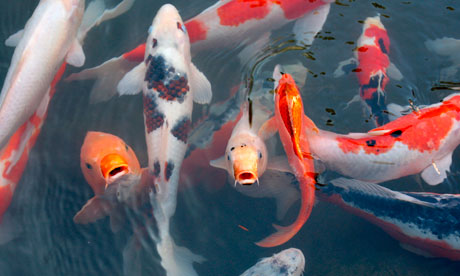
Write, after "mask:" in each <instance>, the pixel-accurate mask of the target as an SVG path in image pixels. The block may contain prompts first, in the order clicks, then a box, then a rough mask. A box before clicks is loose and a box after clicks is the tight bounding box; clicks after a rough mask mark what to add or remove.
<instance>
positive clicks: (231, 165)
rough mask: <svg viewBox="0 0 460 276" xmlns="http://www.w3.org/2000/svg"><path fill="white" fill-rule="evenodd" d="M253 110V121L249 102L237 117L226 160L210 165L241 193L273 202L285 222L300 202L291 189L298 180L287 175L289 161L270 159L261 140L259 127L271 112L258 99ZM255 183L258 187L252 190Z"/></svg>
mask: <svg viewBox="0 0 460 276" xmlns="http://www.w3.org/2000/svg"><path fill="white" fill-rule="evenodd" d="M252 106H253V108H252V109H253V110H254V111H253V112H252V113H251V115H252V117H251V119H250V118H249V117H250V115H249V105H248V103H247V102H245V104H243V107H242V108H241V112H240V115H239V116H238V117H237V118H239V120H238V123H237V124H236V126H235V127H234V129H233V131H232V133H231V135H229V136H230V137H228V136H227V139H228V143H227V145H226V149H225V154H224V156H222V157H220V158H218V159H215V160H212V161H211V162H210V165H211V166H213V167H216V168H221V169H223V170H226V171H227V172H228V174H229V176H230V177H231V178H232V182H234V184H235V185H234V188H235V189H236V190H237V191H238V192H240V193H242V194H244V195H246V196H250V197H254V198H267V197H268V198H274V199H275V200H276V205H277V208H276V210H277V214H276V217H277V219H282V218H283V217H284V215H285V214H286V212H287V211H288V210H289V208H290V207H291V206H292V205H293V204H294V203H295V202H296V201H297V200H298V199H299V193H298V191H297V189H296V188H295V187H294V185H292V183H293V181H295V179H292V177H291V175H286V174H285V173H284V172H285V171H290V168H289V164H288V162H287V160H286V159H285V158H284V157H280V156H276V157H271V158H270V159H269V154H268V150H267V147H266V144H265V142H264V141H263V140H262V139H261V138H260V137H259V136H258V131H259V128H260V126H261V125H262V123H263V122H265V121H266V120H267V119H268V117H269V116H270V115H271V112H270V111H269V110H267V109H266V108H265V106H263V105H262V104H261V103H259V101H258V100H257V99H254V100H253V102H252ZM250 120H251V123H250ZM216 134H217V133H216ZM217 138H218V137H217ZM266 170H269V172H266ZM238 183H239V184H240V185H237V184H238ZM254 183H257V185H254V186H251V185H252V184H254ZM259 183H260V185H259Z"/></svg>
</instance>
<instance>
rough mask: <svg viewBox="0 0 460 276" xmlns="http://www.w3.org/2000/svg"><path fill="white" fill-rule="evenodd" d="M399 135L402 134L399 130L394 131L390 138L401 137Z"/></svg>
mask: <svg viewBox="0 0 460 276" xmlns="http://www.w3.org/2000/svg"><path fill="white" fill-rule="evenodd" d="M401 134H402V131H401V130H395V131H393V132H392V133H391V134H390V135H391V137H394V138H398V137H399V136H401Z"/></svg>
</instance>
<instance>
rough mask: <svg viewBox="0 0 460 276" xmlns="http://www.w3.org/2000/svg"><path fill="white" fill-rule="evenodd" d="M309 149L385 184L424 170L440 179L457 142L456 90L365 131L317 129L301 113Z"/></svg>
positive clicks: (336, 166) (341, 168)
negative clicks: (306, 123) (433, 102)
mask: <svg viewBox="0 0 460 276" xmlns="http://www.w3.org/2000/svg"><path fill="white" fill-rule="evenodd" d="M305 122H308V124H309V125H310V126H313V127H308V126H306V127H305V130H306V134H307V135H306V136H307V138H308V142H309V143H310V147H311V151H312V153H313V154H314V155H315V156H317V157H318V158H319V160H321V161H322V162H323V163H324V164H325V165H326V167H328V168H329V169H331V170H334V171H337V172H339V173H341V174H343V175H345V176H349V177H351V178H354V179H359V180H363V181H367V182H374V183H379V182H384V181H387V180H391V179H396V178H400V177H403V176H407V175H411V174H417V173H420V172H422V174H421V176H422V178H423V179H424V180H425V181H426V182H427V183H428V184H430V185H436V184H439V183H441V182H442V181H443V180H444V179H445V178H446V176H447V172H448V171H449V168H450V165H451V163H452V152H453V151H454V149H455V148H456V147H457V146H458V145H459V144H460V139H459V135H460V94H452V95H450V96H447V97H446V98H444V100H443V101H442V102H441V103H437V104H433V105H430V106H427V107H425V108H422V109H419V110H415V111H413V112H412V113H410V114H408V115H405V116H402V117H400V118H398V119H396V120H394V121H392V122H390V123H388V124H386V125H383V126H381V127H379V128H375V129H373V130H371V131H369V132H368V133H350V134H348V135H342V134H336V133H332V132H329V131H324V130H318V129H317V128H316V126H315V125H314V123H313V122H312V121H311V120H310V119H309V118H308V117H305Z"/></svg>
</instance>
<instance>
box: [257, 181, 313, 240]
mask: <svg viewBox="0 0 460 276" xmlns="http://www.w3.org/2000/svg"><path fill="white" fill-rule="evenodd" d="M309 180H311V178H309V177H303V178H302V179H300V190H301V194H302V204H301V206H300V211H299V215H298V216H297V219H296V220H295V221H294V223H292V224H291V225H289V226H279V225H275V224H274V225H273V227H275V229H276V232H275V233H273V234H271V235H270V236H268V237H266V238H265V239H263V240H261V241H260V242H257V243H256V244H257V245H258V246H261V247H274V246H278V245H281V244H283V243H285V242H287V241H289V240H290V239H291V238H292V237H294V235H295V234H297V232H299V230H300V229H301V228H302V226H303V225H304V223H305V222H306V221H307V219H308V217H310V213H311V210H312V209H313V205H314V203H315V187H314V185H313V183H311V181H309Z"/></svg>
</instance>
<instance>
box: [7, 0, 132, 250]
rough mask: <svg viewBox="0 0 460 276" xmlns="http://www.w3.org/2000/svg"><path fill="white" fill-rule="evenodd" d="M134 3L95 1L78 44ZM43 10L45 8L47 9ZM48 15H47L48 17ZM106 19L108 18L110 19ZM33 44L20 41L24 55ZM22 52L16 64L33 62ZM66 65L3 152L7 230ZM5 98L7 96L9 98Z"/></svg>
mask: <svg viewBox="0 0 460 276" xmlns="http://www.w3.org/2000/svg"><path fill="white" fill-rule="evenodd" d="M133 1H134V0H129V1H128V0H124V1H122V2H121V3H120V4H119V5H118V6H116V7H115V8H113V9H110V10H104V4H103V3H102V2H100V1H94V2H92V3H90V5H89V6H88V8H87V10H86V12H88V14H90V15H91V16H87V17H86V19H85V20H84V22H83V23H82V24H81V25H80V32H79V39H78V41H79V42H82V41H83V39H84V37H85V35H86V33H87V32H88V31H89V30H90V29H91V28H92V27H93V26H96V25H98V24H100V23H101V22H103V21H104V20H107V19H110V18H113V17H116V16H118V15H119V14H121V13H123V12H125V11H126V10H128V9H129V8H130V7H131V5H132V3H133ZM50 2H52V1H50ZM64 2H65V1H63V3H64ZM75 3H76V2H75ZM40 5H41V2H40V4H39V6H40ZM47 5H49V4H47ZM83 5H84V3H83ZM51 7H53V6H51ZM37 9H38V7H37ZM40 9H43V6H42V7H41V8H40ZM44 12H45V10H41V11H36V12H35V13H38V14H40V13H44ZM46 12H49V11H48V10H46ZM86 12H85V13H86ZM35 13H34V16H36V17H37V18H38V15H35ZM46 14H47V13H45V15H46ZM106 16H108V17H106ZM37 18H35V19H34V20H35V21H31V23H27V24H28V25H30V26H33V25H34V24H36V23H37V22H36V20H38V19H37ZM31 20H32V19H31ZM30 26H28V27H26V29H27V30H28V31H29V33H30V32H32V30H31V28H32V27H30ZM37 26H42V25H37ZM83 28H84V29H83ZM37 32H38V34H41V33H40V32H39V31H37ZM38 34H37V35H38ZM25 35H26V34H25V33H24V31H19V32H18V33H17V34H15V35H13V36H11V37H10V38H9V39H8V40H7V42H6V44H7V45H9V46H13V45H15V44H17V43H18V42H19V40H21V38H22V37H23V36H25ZM35 39H36V38H35ZM32 42H33V40H32V39H31V40H30V41H29V43H28V44H26V43H25V42H22V40H21V42H19V44H18V48H19V47H20V45H22V46H21V47H23V48H24V50H21V51H24V53H29V52H32V50H33V49H32V48H31V47H32V46H34V45H35V44H33V43H32ZM18 51H19V50H16V51H15V54H14V56H13V62H14V61H15V59H18V58H20V60H21V61H23V63H22V65H23V64H25V63H27V62H29V61H30V60H29V59H26V57H25V56H24V57H20V55H19V53H20V52H18ZM16 53H17V54H16ZM34 54H35V51H34ZM69 55H70V53H69ZM13 62H12V64H13V65H12V67H10V70H9V73H8V74H10V71H11V72H13V71H12V68H13V67H14V68H16V69H15V70H16V72H17V74H18V75H17V76H19V74H23V73H24V72H25V71H24V72H20V70H22V69H21V68H22V67H21V66H22V65H21V66H19V65H17V64H15V63H13ZM30 62H32V61H30ZM30 65H31V66H32V64H30ZM15 66H16V67H15ZM18 66H19V67H18ZM66 66H67V62H66V61H64V62H62V65H61V66H60V67H58V69H59V70H57V73H56V75H55V76H54V78H53V79H52V81H51V83H50V84H49V87H48V89H47V90H46V93H45V94H44V95H43V97H42V98H40V99H41V100H40V102H39V105H38V107H37V108H36V109H34V110H35V112H34V113H33V114H32V115H31V116H30V117H29V119H28V120H27V121H25V122H24V123H23V124H22V125H21V126H20V127H19V128H18V129H17V130H16V131H15V132H14V134H13V135H12V136H11V138H9V140H8V141H7V144H6V145H5V147H4V148H3V149H2V150H1V151H0V171H1V173H2V174H1V175H0V224H2V227H7V226H5V225H3V223H2V217H3V214H4V213H5V211H6V210H7V209H8V207H9V205H10V203H11V200H12V197H13V193H14V191H15V189H16V186H17V185H18V183H19V180H20V179H21V176H22V173H23V172H24V169H25V167H26V165H27V161H28V158H29V153H30V151H31V150H32V148H33V146H34V144H35V141H36V140H37V137H38V135H39V134H40V131H41V127H42V126H43V123H44V120H45V119H46V115H47V109H48V104H49V101H50V100H51V98H52V97H53V95H54V93H55V92H56V85H57V83H58V82H59V81H60V80H61V78H62V75H63V74H64V71H65V69H66ZM5 84H6V81H5ZM19 84H20V85H25V83H18V85H19ZM4 88H5V87H4ZM3 92H4V91H2V95H5V94H4V93H3ZM8 93H9V92H8ZM10 96H11V97H10ZM10 96H8V97H9V98H8V99H14V98H15V97H14V96H12V95H10ZM5 97H7V96H5ZM2 233H3V231H0V240H1V241H0V243H3V241H4V242H6V241H7V240H8V239H10V238H12V237H2V236H3V235H2Z"/></svg>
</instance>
